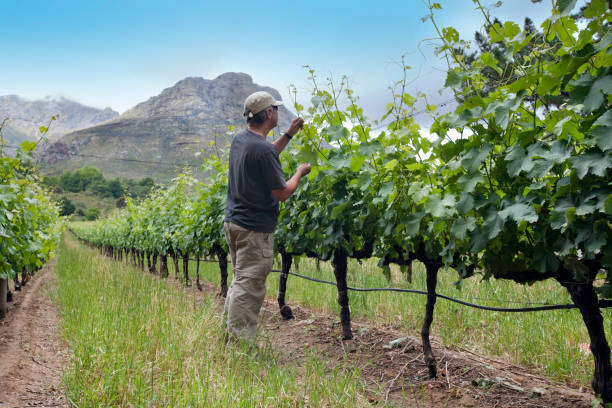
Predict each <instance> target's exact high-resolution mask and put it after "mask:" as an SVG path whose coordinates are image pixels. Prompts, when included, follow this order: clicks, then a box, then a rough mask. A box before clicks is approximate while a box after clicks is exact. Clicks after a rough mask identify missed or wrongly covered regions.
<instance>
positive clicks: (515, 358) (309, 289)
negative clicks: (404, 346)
mask: <svg viewBox="0 0 612 408" xmlns="http://www.w3.org/2000/svg"><path fill="white" fill-rule="evenodd" d="M275 267H276V268H278V269H279V268H280V267H279V266H278V265H276V266H275ZM298 268H299V269H298V270H299V273H301V274H304V275H307V276H311V277H315V278H318V279H323V280H328V281H332V282H333V281H334V274H333V269H332V267H331V265H330V264H329V263H326V262H321V263H320V265H319V267H317V263H316V261H314V260H312V259H302V260H300V262H299V266H298ZM293 270H294V271H295V267H294V268H293ZM413 270H414V272H413V281H412V283H409V282H407V280H406V276H405V275H404V274H402V273H401V272H400V270H399V268H394V267H392V268H391V277H390V280H387V278H386V277H385V276H384V274H383V273H382V270H381V269H380V268H379V267H378V266H377V261H376V260H374V259H371V260H368V261H365V262H363V263H362V264H359V263H358V262H357V261H353V260H351V262H350V263H349V272H348V273H349V276H348V284H349V286H353V287H361V288H365V287H369V288H372V287H390V286H392V287H397V288H406V289H420V290H426V283H425V268H424V267H423V265H422V264H420V263H417V262H415V263H414V268H413ZM194 271H195V263H194V264H193V265H191V266H190V273H191V274H192V275H193V272H194ZM170 273H171V276H174V271H172V270H171V272H170ZM200 276H201V278H202V279H206V280H207V281H210V282H214V283H216V284H218V282H219V269H218V267H217V265H216V264H214V263H207V262H202V263H201V269H200ZM229 279H230V281H231V273H230V278H229ZM457 280H458V275H457V274H456V273H455V272H454V271H443V272H441V273H440V275H439V281H438V289H437V292H438V293H441V294H444V295H448V296H451V297H454V298H458V299H461V300H464V301H467V302H471V303H476V304H482V305H488V306H498V307H508V308H517V307H527V306H538V305H541V304H570V303H572V301H571V299H570V297H569V295H568V294H567V291H566V290H565V289H564V288H562V287H561V286H560V285H559V284H558V283H556V282H554V281H552V280H549V281H543V282H538V283H535V284H533V285H531V286H528V285H518V284H516V283H514V282H511V281H506V280H496V279H491V280H489V281H482V282H481V281H480V278H478V277H476V278H470V279H466V280H464V281H462V282H461V284H460V285H457V284H456V283H457ZM278 281H279V274H278V273H271V274H270V277H269V278H268V282H267V291H268V292H267V294H268V296H269V297H275V296H276V293H277V291H278ZM286 296H287V301H288V304H289V305H292V304H300V305H303V306H306V307H309V308H313V309H319V310H324V311H328V312H332V313H337V312H338V310H339V307H338V304H337V301H336V298H337V290H336V288H335V287H334V286H331V285H323V284H319V283H314V282H309V281H305V280H302V279H300V278H297V277H295V276H290V277H289V279H288V285H287V295H286ZM349 297H350V306H351V315H352V317H353V318H356V319H371V320H375V321H376V322H381V323H385V324H393V325H396V326H397V327H398V328H400V329H401V330H404V331H405V332H406V333H407V334H410V335H414V336H418V335H419V331H420V328H421V325H422V321H423V316H424V312H425V302H426V299H425V297H424V296H419V295H413V294H404V293H393V292H367V293H364V292H361V293H360V292H349ZM602 313H603V315H604V322H605V325H606V335H607V338H608V339H610V338H612V322H611V319H610V317H612V312H611V311H610V310H605V309H604V310H602ZM432 334H433V336H434V337H436V338H438V339H439V340H440V341H441V342H442V343H443V344H444V345H446V346H449V347H453V346H458V347H461V348H466V349H469V350H471V351H473V352H476V353H478V354H482V355H487V356H490V357H493V358H501V359H503V360H505V361H508V362H510V363H513V364H517V365H520V366H527V367H532V368H535V369H536V370H538V371H539V372H541V373H542V374H544V375H546V376H547V377H549V378H551V379H555V380H561V381H565V382H568V383H570V384H580V385H585V386H587V385H588V384H589V382H590V380H591V377H592V371H593V357H592V355H591V353H590V351H589V349H588V345H589V337H588V334H587V331H586V328H585V326H584V323H583V322H582V318H581V316H580V313H579V312H578V311H577V310H576V309H573V310H555V311H544V312H533V313H503V312H490V311H483V310H478V309H473V308H468V307H465V306H462V305H459V304H455V303H451V302H449V301H446V300H443V299H438V301H437V303H436V309H435V313H434V322H433V326H432Z"/></svg>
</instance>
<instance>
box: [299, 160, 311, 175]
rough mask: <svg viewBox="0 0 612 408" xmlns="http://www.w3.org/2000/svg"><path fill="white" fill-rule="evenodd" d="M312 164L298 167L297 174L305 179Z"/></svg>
mask: <svg viewBox="0 0 612 408" xmlns="http://www.w3.org/2000/svg"><path fill="white" fill-rule="evenodd" d="M310 168H311V166H310V163H302V164H300V167H298V170H297V172H298V173H299V174H300V177H304V176H305V175H307V174H308V173H310Z"/></svg>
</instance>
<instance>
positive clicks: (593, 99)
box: [584, 75, 612, 113]
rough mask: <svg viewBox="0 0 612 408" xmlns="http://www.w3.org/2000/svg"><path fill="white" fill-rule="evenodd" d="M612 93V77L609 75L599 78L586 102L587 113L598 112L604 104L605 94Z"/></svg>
mask: <svg viewBox="0 0 612 408" xmlns="http://www.w3.org/2000/svg"><path fill="white" fill-rule="evenodd" d="M610 93H612V75H607V76H604V77H601V78H598V79H597V80H596V81H595V82H593V85H592V86H591V89H590V90H589V93H588V95H587V96H586V99H585V100H584V110H585V112H586V113H591V112H593V111H595V110H597V109H598V108H599V107H600V106H601V104H602V103H603V102H604V94H606V95H608V94H610Z"/></svg>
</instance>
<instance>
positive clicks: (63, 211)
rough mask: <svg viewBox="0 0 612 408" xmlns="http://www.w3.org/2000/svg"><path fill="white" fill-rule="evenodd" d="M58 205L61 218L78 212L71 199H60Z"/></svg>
mask: <svg viewBox="0 0 612 408" xmlns="http://www.w3.org/2000/svg"><path fill="white" fill-rule="evenodd" d="M58 205H59V215H61V216H66V215H70V214H73V213H74V211H75V210H76V207H75V206H74V204H73V203H72V201H70V199H68V198H67V197H62V198H60V200H59V201H58Z"/></svg>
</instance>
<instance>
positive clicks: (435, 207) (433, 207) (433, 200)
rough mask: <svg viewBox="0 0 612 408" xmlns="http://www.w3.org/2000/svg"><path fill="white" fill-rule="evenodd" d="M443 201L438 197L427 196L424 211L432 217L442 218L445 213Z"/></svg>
mask: <svg viewBox="0 0 612 408" xmlns="http://www.w3.org/2000/svg"><path fill="white" fill-rule="evenodd" d="M445 204H446V203H445V201H444V200H442V199H440V197H438V196H435V195H433V196H429V197H428V198H427V202H426V203H425V209H426V210H427V211H428V212H429V213H430V214H431V215H433V216H434V217H442V216H443V215H445V214H446V213H447V210H446V205H445Z"/></svg>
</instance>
